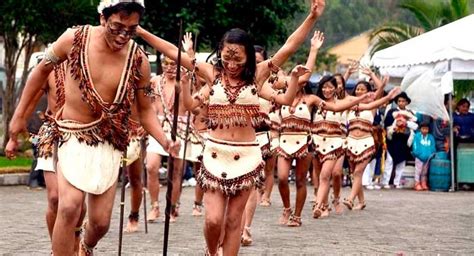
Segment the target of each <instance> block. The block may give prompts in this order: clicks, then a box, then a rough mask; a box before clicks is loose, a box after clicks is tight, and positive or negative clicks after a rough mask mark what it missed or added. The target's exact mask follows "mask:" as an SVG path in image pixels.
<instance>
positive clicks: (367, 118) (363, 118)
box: [347, 110, 374, 132]
mask: <svg viewBox="0 0 474 256" xmlns="http://www.w3.org/2000/svg"><path fill="white" fill-rule="evenodd" d="M347 121H348V122H349V132H350V131H353V130H361V131H364V132H372V128H373V125H372V124H373V122H374V114H373V113H372V111H371V110H363V111H353V110H351V111H349V115H348V117H347Z"/></svg>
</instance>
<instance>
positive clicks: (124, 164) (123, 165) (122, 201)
mask: <svg viewBox="0 0 474 256" xmlns="http://www.w3.org/2000/svg"><path fill="white" fill-rule="evenodd" d="M120 170H121V171H122V191H121V194H120V226H119V248H118V255H119V256H121V255H122V236H123V214H124V211H125V185H127V182H126V181H125V178H126V176H125V172H126V170H127V150H126V149H125V150H124V151H123V156H122V161H121V166H120Z"/></svg>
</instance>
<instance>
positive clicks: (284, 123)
mask: <svg viewBox="0 0 474 256" xmlns="http://www.w3.org/2000/svg"><path fill="white" fill-rule="evenodd" d="M280 113H281V126H280V127H281V130H282V131H284V130H285V129H290V130H291V131H294V132H309V131H310V130H311V112H310V110H309V107H308V105H306V101H304V100H303V101H302V100H300V101H299V102H298V103H297V104H296V106H294V107H292V106H282V107H281V109H280Z"/></svg>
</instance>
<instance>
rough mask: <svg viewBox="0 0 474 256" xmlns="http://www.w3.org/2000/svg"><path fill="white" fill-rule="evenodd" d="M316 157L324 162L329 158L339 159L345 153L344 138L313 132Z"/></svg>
mask: <svg viewBox="0 0 474 256" xmlns="http://www.w3.org/2000/svg"><path fill="white" fill-rule="evenodd" d="M311 137H312V139H313V144H314V150H315V155H316V157H318V158H319V162H320V163H321V164H322V163H324V162H325V161H327V160H337V159H338V158H339V157H341V156H342V155H344V152H345V151H344V148H343V146H344V139H343V138H341V137H328V136H320V135H316V134H313V135H312V136H311Z"/></svg>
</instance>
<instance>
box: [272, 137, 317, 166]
mask: <svg viewBox="0 0 474 256" xmlns="http://www.w3.org/2000/svg"><path fill="white" fill-rule="evenodd" d="M309 143H310V136H309V135H308V133H296V132H295V133H290V132H287V133H281V134H280V140H279V145H278V148H277V150H276V152H277V154H278V156H281V157H284V158H286V159H293V158H295V159H300V158H304V157H306V156H307V155H308V153H309Z"/></svg>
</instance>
